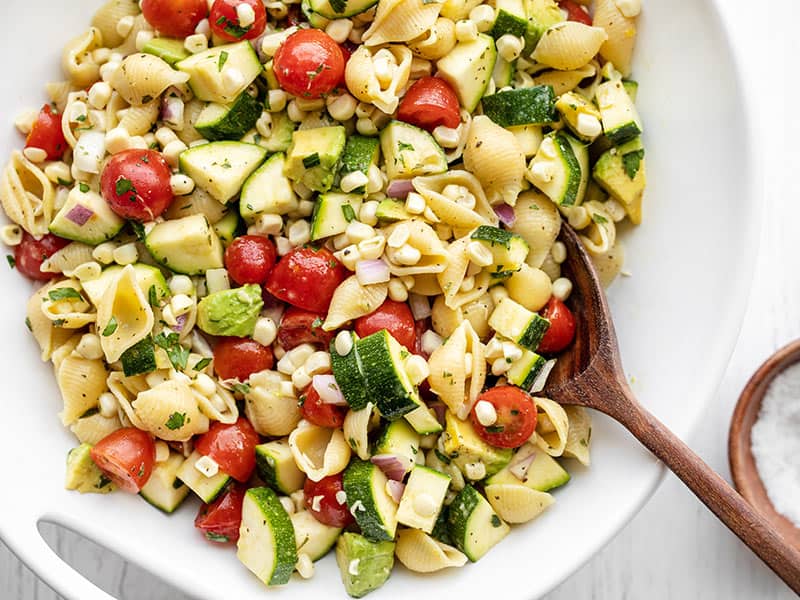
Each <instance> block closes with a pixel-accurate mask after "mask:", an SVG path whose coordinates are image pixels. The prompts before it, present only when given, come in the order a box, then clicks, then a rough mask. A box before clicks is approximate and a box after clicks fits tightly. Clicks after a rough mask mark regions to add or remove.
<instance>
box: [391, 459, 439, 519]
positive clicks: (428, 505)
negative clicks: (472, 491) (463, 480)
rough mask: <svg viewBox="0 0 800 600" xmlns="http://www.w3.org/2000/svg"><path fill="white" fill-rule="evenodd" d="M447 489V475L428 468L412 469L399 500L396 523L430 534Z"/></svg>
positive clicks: (418, 467)
mask: <svg viewBox="0 0 800 600" xmlns="http://www.w3.org/2000/svg"><path fill="white" fill-rule="evenodd" d="M449 487H450V477H449V476H448V475H445V474H444V473H440V472H439V471H434V470H433V469H429V468H428V467H422V466H419V465H417V466H416V467H414V468H413V469H412V470H411V474H410V475H409V476H408V482H407V483H406V487H405V490H404V491H403V497H402V498H401V499H400V507H399V508H398V509H397V522H398V523H402V524H403V525H408V526H409V527H414V528H415V529H421V530H422V531H424V532H425V533H431V532H432V531H433V528H434V526H435V525H436V520H437V519H438V518H439V513H440V512H441V510H442V506H443V505H444V497H445V496H446V495H447V490H448V489H449Z"/></svg>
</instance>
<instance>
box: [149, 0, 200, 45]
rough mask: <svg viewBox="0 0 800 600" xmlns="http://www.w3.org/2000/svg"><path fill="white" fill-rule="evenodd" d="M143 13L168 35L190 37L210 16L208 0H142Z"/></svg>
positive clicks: (155, 26)
mask: <svg viewBox="0 0 800 600" xmlns="http://www.w3.org/2000/svg"><path fill="white" fill-rule="evenodd" d="M142 14H144V18H145V19H146V20H147V22H148V23H150V25H152V26H153V27H154V28H155V29H158V31H159V32H160V33H161V34H162V35H164V36H166V37H174V38H185V37H189V36H190V35H192V34H193V33H194V32H195V29H197V26H198V25H199V24H200V21H202V20H203V19H205V18H206V17H207V16H208V2H207V0H142Z"/></svg>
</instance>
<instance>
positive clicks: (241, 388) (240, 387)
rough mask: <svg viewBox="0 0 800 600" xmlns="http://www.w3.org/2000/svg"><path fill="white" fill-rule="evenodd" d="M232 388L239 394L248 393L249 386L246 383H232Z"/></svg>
mask: <svg viewBox="0 0 800 600" xmlns="http://www.w3.org/2000/svg"><path fill="white" fill-rule="evenodd" d="M233 390H234V391H235V392H239V393H240V394H249V393H250V386H249V385H247V384H246V383H234V384H233Z"/></svg>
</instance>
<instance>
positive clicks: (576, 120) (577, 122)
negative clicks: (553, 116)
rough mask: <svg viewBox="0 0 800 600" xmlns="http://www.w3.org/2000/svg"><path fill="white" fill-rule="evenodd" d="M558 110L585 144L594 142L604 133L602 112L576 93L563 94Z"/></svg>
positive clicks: (560, 97)
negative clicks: (601, 120) (601, 122)
mask: <svg viewBox="0 0 800 600" xmlns="http://www.w3.org/2000/svg"><path fill="white" fill-rule="evenodd" d="M556 109H557V110H558V112H559V113H561V116H562V117H563V118H564V122H566V124H567V126H568V127H569V128H570V131H572V133H574V134H575V136H576V137H577V138H578V139H580V140H582V141H584V142H593V141H594V140H595V139H597V137H598V136H599V135H600V134H601V133H602V132H603V128H602V126H601V124H600V119H601V116H600V111H599V110H597V107H596V106H595V105H594V104H592V103H591V102H589V101H588V100H587V99H586V98H584V97H583V96H581V95H580V94H576V93H575V92H567V93H566V94H561V96H559V98H558V100H557V101H556Z"/></svg>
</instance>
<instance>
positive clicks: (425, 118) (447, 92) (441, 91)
mask: <svg viewBox="0 0 800 600" xmlns="http://www.w3.org/2000/svg"><path fill="white" fill-rule="evenodd" d="M397 118H398V119H400V120H401V121H405V122H406V123H411V124H412V125H416V126H417V127H421V128H422V129H425V130H427V131H433V130H434V129H436V128H437V127H438V126H439V125H444V126H445V127H450V128H451V129H455V128H456V127H458V125H459V123H461V116H460V109H459V104H458V96H456V93H455V92H454V91H453V88H452V87H451V86H450V84H449V83H447V82H446V81H445V80H444V79H440V78H439V77H422V78H421V79H418V80H417V81H416V83H414V85H412V86H411V87H410V88H409V89H408V92H406V95H405V96H403V99H402V100H401V101H400V107H399V108H398V110H397Z"/></svg>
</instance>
